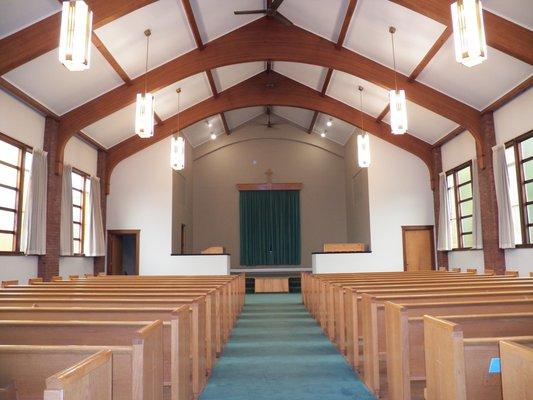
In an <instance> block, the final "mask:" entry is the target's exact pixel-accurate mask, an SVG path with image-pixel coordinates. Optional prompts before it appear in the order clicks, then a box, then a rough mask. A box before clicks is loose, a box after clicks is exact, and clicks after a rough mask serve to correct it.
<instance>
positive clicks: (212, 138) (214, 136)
mask: <svg viewBox="0 0 533 400" xmlns="http://www.w3.org/2000/svg"><path fill="white" fill-rule="evenodd" d="M216 138H217V135H216V134H215V133H214V132H213V133H211V140H215V139H216Z"/></svg>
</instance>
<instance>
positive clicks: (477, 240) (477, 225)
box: [472, 158, 483, 249]
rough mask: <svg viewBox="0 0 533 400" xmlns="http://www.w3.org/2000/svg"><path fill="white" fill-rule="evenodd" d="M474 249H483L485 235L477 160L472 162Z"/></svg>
mask: <svg viewBox="0 0 533 400" xmlns="http://www.w3.org/2000/svg"><path fill="white" fill-rule="evenodd" d="M472 197H473V204H472V248H473V249H482V248H483V234H482V229H481V203H480V199H479V177H478V168H477V160H476V159H475V158H474V159H473V160H472Z"/></svg>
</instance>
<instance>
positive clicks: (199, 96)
mask: <svg viewBox="0 0 533 400" xmlns="http://www.w3.org/2000/svg"><path fill="white" fill-rule="evenodd" d="M177 88H181V95H180V111H183V110H186V109H187V108H189V107H191V106H193V105H195V104H197V103H199V102H201V101H203V100H205V99H207V98H209V97H211V96H212V94H211V88H210V87H209V82H208V80H207V76H206V75H205V73H203V72H202V73H200V74H196V75H193V76H189V77H188V78H185V79H183V80H181V81H179V82H176V83H174V84H172V85H170V86H167V87H164V88H163V89H161V90H159V91H157V92H155V94H154V95H155V111H156V113H157V115H159V116H160V117H161V119H163V120H165V119H167V118H169V117H171V116H173V115H174V114H176V113H177V112H178V95H177V94H176V89H177Z"/></svg>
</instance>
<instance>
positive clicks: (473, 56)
mask: <svg viewBox="0 0 533 400" xmlns="http://www.w3.org/2000/svg"><path fill="white" fill-rule="evenodd" d="M451 10H452V23H453V40H454V43H455V59H456V60H457V62H458V63H461V64H463V65H465V66H467V67H473V66H474V65H477V64H481V63H482V62H483V61H485V60H486V59H487V42H486V40H485V27H484V26H483V8H482V6H481V1H480V0H457V1H456V2H455V3H453V4H452V5H451Z"/></svg>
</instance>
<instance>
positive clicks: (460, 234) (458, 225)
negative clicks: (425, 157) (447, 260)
mask: <svg viewBox="0 0 533 400" xmlns="http://www.w3.org/2000/svg"><path fill="white" fill-rule="evenodd" d="M465 168H469V170H470V180H468V181H466V182H463V183H461V184H459V179H458V173H459V171H462V170H463V169H465ZM472 173H473V169H472V160H469V161H467V162H465V163H463V164H461V165H458V166H457V167H455V168H452V169H450V170H448V171H446V187H447V189H448V190H450V189H451V188H449V187H448V177H449V176H450V175H453V192H454V195H453V197H454V205H455V224H456V232H457V245H458V247H454V248H452V249H451V250H450V251H465V250H473V249H472V246H470V247H465V246H464V240H463V237H464V236H465V235H473V230H472V231H470V232H463V224H462V223H461V222H462V220H463V219H466V218H472V221H473V210H474V184H473V176H472ZM466 185H471V188H472V195H471V196H470V197H469V198H467V199H463V200H461V199H460V198H459V188H460V187H462V186H466ZM467 201H472V214H469V215H466V216H463V215H462V212H461V204H462V203H465V202H467ZM450 222H451V221H449V222H448V223H450ZM472 228H473V226H472Z"/></svg>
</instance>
